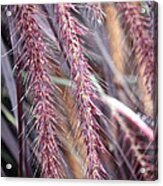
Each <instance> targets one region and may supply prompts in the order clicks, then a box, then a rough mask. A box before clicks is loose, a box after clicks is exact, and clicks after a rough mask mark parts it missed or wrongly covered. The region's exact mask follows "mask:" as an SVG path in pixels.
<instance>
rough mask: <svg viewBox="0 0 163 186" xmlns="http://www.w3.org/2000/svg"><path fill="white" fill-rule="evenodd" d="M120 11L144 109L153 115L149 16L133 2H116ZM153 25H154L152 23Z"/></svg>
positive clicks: (153, 69) (151, 50)
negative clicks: (134, 62) (136, 67)
mask: <svg viewBox="0 0 163 186" xmlns="http://www.w3.org/2000/svg"><path fill="white" fill-rule="evenodd" d="M116 7H117V9H118V10H119V11H120V12H122V14H123V18H124V25H127V26H128V33H129V36H130V38H131V39H132V40H133V51H134V53H135V55H136V58H137V61H138V68H139V76H140V78H141V79H140V81H141V82H140V84H141V87H142V88H141V89H142V91H143V94H144V95H143V96H144V107H145V108H144V109H145V112H146V114H147V115H149V116H152V117H153V100H154V93H155V91H154V85H155V79H154V77H155V73H156V72H155V69H156V68H155V56H154V55H155V54H154V51H155V49H154V41H153V40H152V36H150V35H149V29H150V27H151V23H150V21H151V18H149V17H146V16H143V15H142V14H141V8H142V7H141V6H140V5H139V4H138V2H135V3H130V2H129V3H116ZM152 26H153V27H154V25H152Z"/></svg>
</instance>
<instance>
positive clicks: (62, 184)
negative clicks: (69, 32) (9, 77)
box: [0, 0, 163, 186]
mask: <svg viewBox="0 0 163 186" xmlns="http://www.w3.org/2000/svg"><path fill="white" fill-rule="evenodd" d="M95 1H97V0H94V1H93V2H95ZM104 1H105V2H109V0H107V1H106V0H102V2H104ZM112 1H113V0H112ZM118 1H123V0H118ZM59 2H81V1H80V0H60V1H59ZM82 2H86V1H85V0H84V1H82ZM87 2H92V0H87ZM97 2H98V1H97ZM157 2H158V3H159V42H158V43H159V68H158V69H159V101H158V102H159V118H158V122H159V180H157V181H155V182H149V181H145V182H140V181H139V182H138V181H132V182H131V181H94V180H55V179H40V178H39V179H37V178H35V179H30V178H0V185H2V186H9V185H12V186H19V185H21V186H22V185H23V186H29V185H30V186H36V185H37V184H39V186H45V185H46V186H47V185H53V186H54V185H57V186H76V185H77V186H84V185H89V186H92V185H96V186H97V185H101V184H102V185H103V186H106V185H117V184H121V186H127V185H137V184H141V185H148V186H150V185H156V184H157V185H163V178H162V176H163V162H162V157H163V147H162V145H161V143H162V142H163V113H162V112H163V100H162V97H163V96H162V95H163V91H162V90H163V89H162V88H163V87H162V86H163V83H162V82H163V0H157ZM20 3H21V4H22V3H24V4H28V3H40V4H42V3H58V1H56V0H39V1H37V0H7V1H6V0H1V1H0V4H1V5H3V4H20ZM2 29H3V28H2Z"/></svg>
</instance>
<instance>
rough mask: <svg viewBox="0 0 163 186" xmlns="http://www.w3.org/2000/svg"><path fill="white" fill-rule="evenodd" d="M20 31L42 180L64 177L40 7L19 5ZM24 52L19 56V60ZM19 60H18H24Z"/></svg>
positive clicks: (21, 61)
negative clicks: (36, 16) (38, 16)
mask: <svg viewBox="0 0 163 186" xmlns="http://www.w3.org/2000/svg"><path fill="white" fill-rule="evenodd" d="M16 8H17V15H16V16H17V20H18V22H17V25H18V27H17V30H18V31H20V38H22V44H23V45H21V47H22V49H21V51H24V53H25V57H24V58H23V59H22V60H18V61H17V64H20V63H21V64H22V65H21V66H23V67H24V69H25V70H26V72H27V76H28V78H27V79H28V81H27V84H28V91H29V90H30V91H32V93H33V105H34V108H33V110H32V116H33V117H34V118H35V122H34V125H35V126H36V130H37V133H38V144H37V145H38V152H37V153H38V159H39V162H40V165H41V171H42V176H43V177H51V178H62V177H63V174H62V170H61V156H60V153H59V147H58V145H57V140H56V138H57V132H56V125H57V122H58V116H57V110H56V108H55V106H54V100H53V96H54V86H53V83H52V81H51V78H50V75H49V72H48V60H47V59H46V50H47V48H46V44H45V42H44V41H43V34H42V32H41V31H40V30H41V29H40V28H39V26H38V24H37V22H36V21H35V19H34V17H33V15H34V14H37V13H38V12H39V9H38V7H37V6H34V5H21V6H17V7H16ZM21 55H24V54H22V52H21V53H20V57H21ZM20 57H18V59H21V58H20Z"/></svg>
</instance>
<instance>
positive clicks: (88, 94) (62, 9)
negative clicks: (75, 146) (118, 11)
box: [55, 4, 108, 179]
mask: <svg viewBox="0 0 163 186" xmlns="http://www.w3.org/2000/svg"><path fill="white" fill-rule="evenodd" d="M71 9H73V10H75V6H74V5H72V4H58V5H55V10H56V15H57V20H58V24H59V26H60V27H59V28H60V29H59V33H60V37H61V39H62V40H63V42H64V50H65V51H64V52H65V53H66V54H67V59H68V60H69V63H70V69H71V78H72V82H73V86H74V87H75V96H76V102H77V104H78V106H79V121H81V123H80V127H81V129H82V132H81V136H82V137H83V138H84V144H85V146H86V177H87V178H90V179H103V178H106V177H108V175H107V172H106V170H105V169H104V167H103V165H102V162H101V161H100V158H99V155H98V152H97V150H99V151H105V147H104V145H103V143H102V141H101V139H100V137H99V135H98V133H97V131H98V129H99V123H98V122H97V120H96V118H95V116H99V115H101V112H100V111H99V109H98V108H97V107H96V106H95V104H94V103H93V102H92V98H97V95H96V94H95V87H94V86H93V84H92V81H91V79H90V76H91V73H90V70H89V69H90V66H89V65H88V62H87V59H86V58H85V56H84V51H83V48H82V40H81V39H80V37H79V36H81V35H85V34H86V32H87V30H86V29H85V28H84V27H83V26H82V25H80V23H79V22H78V21H77V20H76V19H75V18H74V17H73V16H72V15H71V13H70V10H71Z"/></svg>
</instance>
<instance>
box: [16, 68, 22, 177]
mask: <svg viewBox="0 0 163 186" xmlns="http://www.w3.org/2000/svg"><path fill="white" fill-rule="evenodd" d="M20 69H21V65H18V68H17V75H16V89H17V100H18V141H19V164H18V165H19V169H18V176H19V177H22V176H23V135H22V132H23V121H22V116H23V106H22V101H21V98H22V95H23V93H22V84H21V79H20V76H19V75H18V74H19V72H20Z"/></svg>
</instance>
